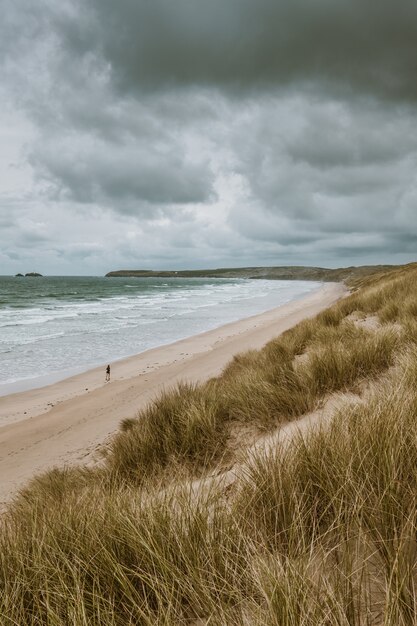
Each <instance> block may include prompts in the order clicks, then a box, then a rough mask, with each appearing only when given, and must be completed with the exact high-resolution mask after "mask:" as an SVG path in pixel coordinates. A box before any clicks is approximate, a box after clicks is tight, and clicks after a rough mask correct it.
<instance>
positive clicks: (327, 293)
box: [0, 283, 346, 507]
mask: <svg viewBox="0 0 417 626" xmlns="http://www.w3.org/2000/svg"><path fill="white" fill-rule="evenodd" d="M345 293H346V288H345V287H344V286H343V285H341V284H339V283H328V284H326V285H325V286H323V287H321V288H320V289H318V290H315V291H314V292H312V293H310V294H309V295H307V296H306V297H304V298H302V299H299V300H295V301H292V302H289V303H287V304H285V305H283V306H280V307H278V308H275V309H272V310H270V311H267V312H266V313H262V314H260V315H255V316H252V317H249V318H246V319H243V320H240V321H237V322H232V323H230V324H226V325H225V326H221V327H220V328H217V329H214V330H210V331H208V332H205V333H202V334H200V335H196V336H193V337H189V338H187V339H182V340H180V341H177V342H175V343H172V344H169V345H165V346H161V347H159V348H154V349H152V350H148V351H146V352H143V353H141V354H138V355H135V356H133V357H129V358H127V359H123V360H121V361H116V362H114V363H113V364H112V371H111V381H110V382H109V383H106V382H105V367H101V368H96V369H92V370H89V371H87V372H84V373H82V374H78V375H76V376H72V377H71V378H67V379H65V380H63V381H60V382H57V383H54V384H52V385H49V386H47V387H42V388H40V389H33V390H30V391H25V392H21V393H15V394H12V395H8V396H3V397H1V398H0V476H1V480H0V507H4V506H5V504H6V503H7V502H8V501H10V499H11V498H12V497H13V495H14V494H15V493H16V492H17V490H18V489H20V488H21V487H23V486H24V485H25V483H26V482H27V481H28V480H29V479H30V478H32V477H33V476H34V475H35V474H38V473H41V472H43V471H45V470H47V469H50V468H52V467H63V466H69V465H74V464H80V463H81V464H88V465H93V464H94V463H96V462H97V461H98V460H99V459H100V458H101V456H100V450H101V449H102V448H103V446H105V445H106V442H108V441H109V438H110V437H111V435H112V434H113V433H114V432H115V431H116V430H117V429H118V426H119V424H120V422H121V420H123V419H124V418H126V417H134V416H135V415H136V414H137V412H138V410H139V409H140V408H142V407H143V406H144V405H146V404H147V403H148V402H149V401H150V400H152V398H154V397H155V396H156V395H158V393H159V392H160V391H161V390H162V389H164V388H169V387H172V386H175V385H176V384H177V383H178V382H179V381H188V382H198V381H204V380H207V379H208V378H211V377H213V376H216V375H218V374H220V373H221V371H222V370H223V368H224V367H225V365H226V364H227V363H228V362H229V361H230V359H231V358H232V357H233V355H234V354H237V353H239V352H244V351H245V350H249V349H258V348H261V347H262V346H263V345H264V344H265V343H266V342H268V341H269V340H270V339H273V338H274V337H276V336H278V335H279V334H280V333H282V332H284V331H285V330H287V329H288V328H291V327H292V326H294V325H295V324H297V323H298V322H300V321H301V320H302V319H305V318H307V317H312V316H314V315H316V314H317V313H318V312H319V311H321V310H323V309H325V308H327V307H328V306H330V305H331V304H333V303H334V302H335V301H336V300H337V299H339V298H340V297H342V296H343V295H344V294H345Z"/></svg>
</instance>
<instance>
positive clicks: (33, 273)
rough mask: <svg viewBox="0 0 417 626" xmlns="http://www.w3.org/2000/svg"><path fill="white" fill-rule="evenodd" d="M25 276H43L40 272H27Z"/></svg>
mask: <svg viewBox="0 0 417 626" xmlns="http://www.w3.org/2000/svg"><path fill="white" fill-rule="evenodd" d="M25 276H29V277H30V278H33V277H38V276H42V274H39V273H38V272H28V273H27V274H25Z"/></svg>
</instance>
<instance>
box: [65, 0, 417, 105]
mask: <svg viewBox="0 0 417 626" xmlns="http://www.w3.org/2000/svg"><path fill="white" fill-rule="evenodd" d="M75 6H77V7H78V13H76V12H75V11H73V13H72V16H71V18H69V17H68V14H62V13H61V14H55V16H54V19H55V28H56V29H57V30H58V31H59V33H60V38H61V41H62V44H63V49H64V51H65V53H68V54H69V55H70V57H71V58H74V57H77V56H78V57H79V58H81V59H86V58H91V55H94V56H95V57H96V58H98V59H100V60H101V63H102V67H103V68H105V69H106V70H108V71H109V75H110V76H111V79H112V81H113V83H114V85H116V86H117V88H118V89H121V90H124V91H127V92H130V91H131V90H135V89H139V90H143V89H146V88H148V89H155V88H156V89H159V88H161V87H164V88H166V87H172V86H175V85H182V86H184V85H195V84H199V85H215V86H221V87H230V88H248V87H249V88H252V87H255V86H256V87H263V86H264V87H270V86H271V85H275V86H277V85H278V86H282V85H291V84H294V83H297V82H300V81H302V82H306V83H311V82H314V81H317V80H320V81H321V82H322V84H323V85H327V87H328V88H329V87H330V86H331V85H333V86H337V88H338V89H341V90H342V91H344V92H345V93H348V92H349V90H352V89H353V90H354V91H355V90H359V91H360V92H368V93H376V94H379V95H384V96H388V97H394V98H401V99H410V100H415V98H416V97H417V82H416V80H415V72H416V63H415V59H416V57H417V5H416V4H415V2H414V1H413V0H402V1H401V3H396V2H394V1H393V0H369V1H368V2H363V1H362V0H339V1H338V2H335V1H334V0H317V1H315V2H308V1H306V0H279V1H277V0H257V1H256V2H254V1H253V0H229V1H228V2H224V1H223V0H212V1H211V2H205V1H203V0H195V1H193V2H190V0H177V2H175V3H172V2H171V1H170V0H154V1H153V2H146V1H144V0H139V1H138V0H121V1H120V2H117V3H114V2H113V1H112V0H89V2H87V3H85V2H82V3H81V2H79V3H78V4H77V5H75Z"/></svg>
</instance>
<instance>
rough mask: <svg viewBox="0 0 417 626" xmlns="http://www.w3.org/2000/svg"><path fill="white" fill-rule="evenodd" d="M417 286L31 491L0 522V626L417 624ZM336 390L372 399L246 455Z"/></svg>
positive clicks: (368, 302) (193, 398) (406, 276)
mask: <svg viewBox="0 0 417 626" xmlns="http://www.w3.org/2000/svg"><path fill="white" fill-rule="evenodd" d="M416 279H417V270H416V268H415V267H413V266H411V267H406V268H399V269H398V270H397V271H392V272H390V273H389V274H387V275H386V276H383V275H382V276H381V275H380V276H376V277H373V278H368V279H365V280H364V281H363V284H362V285H359V286H358V288H357V290H356V291H355V292H354V293H353V294H352V295H351V296H349V297H348V298H345V299H343V300H341V301H340V302H339V303H337V304H336V305H335V306H334V307H332V308H331V309H329V310H327V311H325V312H323V313H322V314H320V315H319V316H317V318H315V319H314V320H306V321H304V322H302V323H301V324H299V325H298V326H296V327H295V328H294V329H292V330H290V331H288V332H286V333H284V334H283V335H282V336H281V337H279V338H277V339H275V340H274V341H272V342H270V343H269V344H268V345H267V346H266V347H265V348H264V349H263V350H261V351H259V352H249V353H246V354H243V355H239V356H237V357H236V358H235V359H234V360H233V361H232V362H231V363H230V364H229V366H228V367H227V368H226V370H225V371H224V373H223V374H222V376H220V377H218V378H216V379H213V380H211V381H209V382H208V383H206V384H204V385H201V386H195V385H181V386H179V387H178V388H176V389H173V390H168V391H166V392H165V393H164V394H162V395H161V396H160V397H159V398H157V399H156V400H155V401H154V402H153V403H151V404H150V405H149V406H148V407H147V408H146V409H145V410H144V411H142V412H141V413H140V414H139V415H138V418H137V419H136V420H126V421H125V422H124V423H123V424H122V425H121V430H120V432H119V434H118V435H117V436H116V437H115V439H114V441H113V443H112V446H111V448H110V451H109V454H108V457H107V460H106V464H105V466H104V467H100V468H97V469H92V470H83V469H71V470H70V469H65V470H54V471H53V472H49V473H47V474H45V475H43V476H40V477H38V478H36V479H35V480H34V481H32V483H31V484H30V485H29V486H28V487H27V488H26V489H25V490H24V491H22V493H21V494H20V496H19V497H18V498H17V499H16V501H15V502H14V503H13V505H12V506H11V507H10V509H9V511H8V512H7V514H6V515H4V516H3V518H2V519H1V522H0V623H1V624H7V625H9V624H10V625H12V624H18V625H19V626H20V625H21V626H26V625H30V626H34V625H35V624H36V625H40V624H48V625H54V626H55V625H57V626H58V625H67V624H68V625H77V626H78V625H79V624H80V625H97V626H98V625H102V624H109V625H110V626H112V625H114V626H116V625H117V626H122V625H123V626H125V625H129V624H131V625H133V624H135V625H136V624H138V625H139V624H140V625H142V624H143V625H154V624H155V625H161V626H162V625H170V624H184V625H185V624H192V625H193V626H202V625H203V624H207V625H208V624H210V625H218V626H221V625H222V626H224V625H235V624H243V625H245V624H261V625H262V624H268V625H269V624H271V625H276V626H298V625H303V626H333V625H340V626H342V625H343V626H362V625H364V626H365V625H366V626H370V625H374V624H375V625H379V624H381V625H384V626H411V625H414V624H417V618H416V583H417V578H416V558H417V543H416V530H417V525H416V524H417V519H416V518H417V472H416V467H417V437H416V419H417V298H416V297H415V296H414V293H413V292H414V285H415V284H416ZM399 303H401V306H399ZM366 315H368V316H369V315H371V316H375V317H377V318H378V320H379V325H376V326H374V327H372V328H367V327H365V326H361V325H360V324H357V323H355V319H360V318H362V317H363V316H366ZM339 391H353V392H355V393H357V394H360V395H361V399H360V401H358V402H353V403H350V404H345V405H343V406H342V407H341V408H339V409H338V410H337V412H336V414H335V415H334V417H333V419H332V421H331V423H330V424H329V425H327V426H323V428H321V429H318V430H314V431H312V432H309V433H308V434H306V435H304V436H301V435H298V436H296V437H294V438H293V439H292V440H291V442H290V443H289V444H288V445H285V446H284V445H281V446H276V447H272V448H269V447H268V448H265V449H262V448H259V449H257V451H256V452H253V451H252V452H250V453H249V452H247V457H245V451H244V450H242V449H240V450H238V451H237V452H236V451H233V450H232V449H231V447H230V445H229V444H230V437H231V432H232V430H233V428H239V425H241V426H242V427H243V426H253V428H254V429H255V430H256V432H259V433H262V432H263V433H265V432H268V431H272V430H275V429H277V428H279V426H280V425H282V424H283V423H285V422H287V421H290V420H294V419H297V418H299V417H301V416H302V415H304V414H306V413H308V412H309V411H312V410H315V409H316V408H317V407H319V406H321V405H322V404H323V403H324V402H325V400H326V399H327V398H328V397H329V394H332V393H334V392H339ZM242 455H243V461H242ZM236 460H239V463H238V465H236V467H235V473H234V478H233V481H232V483H230V481H229V482H228V481H227V476H228V474H227V470H228V469H229V468H230V467H231V465H232V464H233V463H234V462H235V461H236ZM222 471H225V472H226V473H225V474H224V481H223V480H222V475H221V472H222ZM210 476H212V477H213V480H212V481H211V482H210ZM215 476H216V477H217V479H216V480H214V477H215ZM202 479H204V485H205V486H206V488H204V489H203V488H201V484H203V483H200V482H199V480H202ZM227 485H229V486H227Z"/></svg>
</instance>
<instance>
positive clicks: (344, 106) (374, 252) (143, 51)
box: [0, 0, 417, 275]
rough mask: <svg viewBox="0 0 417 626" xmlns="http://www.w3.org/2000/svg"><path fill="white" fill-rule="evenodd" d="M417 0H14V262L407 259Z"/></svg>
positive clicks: (10, 111)
mask: <svg viewBox="0 0 417 626" xmlns="http://www.w3.org/2000/svg"><path fill="white" fill-rule="evenodd" d="M416 122H417V3H416V2H415V0H227V1H225V0H210V1H208V0H175V2H173V1H172V0H117V1H116V0H70V1H69V0H60V2H56V0H37V1H36V2H33V0H19V2H15V0H3V10H2V20H1V22H0V274H14V273H17V272H22V273H26V272H30V271H38V272H41V273H43V274H50V275H51V274H52V275H60V274H62V275H71V274H73V275H78V274H83V275H102V274H104V273H106V272H108V271H110V270H116V269H129V268H130V269H141V268H152V269H186V268H214V267H239V266H255V265H319V266H325V267H338V266H347V265H361V264H377V263H404V262H409V261H413V260H416V257H417V254H416V250H417V246H416V244H417V124H416Z"/></svg>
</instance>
